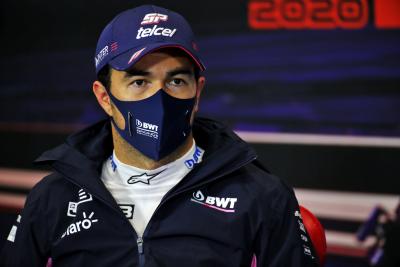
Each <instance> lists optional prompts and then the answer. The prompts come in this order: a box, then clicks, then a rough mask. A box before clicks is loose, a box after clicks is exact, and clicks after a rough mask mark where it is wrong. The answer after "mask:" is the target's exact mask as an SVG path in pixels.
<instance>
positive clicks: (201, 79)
mask: <svg viewBox="0 0 400 267" xmlns="http://www.w3.org/2000/svg"><path fill="white" fill-rule="evenodd" d="M205 83H206V78H205V77H204V76H200V77H199V79H198V80H197V89H196V103H195V105H194V112H195V113H196V112H197V111H198V110H199V102H200V95H201V92H202V91H203V88H204V85H205Z"/></svg>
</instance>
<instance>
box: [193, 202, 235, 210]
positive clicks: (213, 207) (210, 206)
mask: <svg viewBox="0 0 400 267" xmlns="http://www.w3.org/2000/svg"><path fill="white" fill-rule="evenodd" d="M190 200H191V201H193V202H196V203H199V204H201V205H203V206H206V207H209V208H212V209H216V210H220V211H223V212H230V213H232V212H235V210H226V209H222V208H218V207H215V206H212V205H209V204H206V203H203V202H200V201H197V200H195V199H190Z"/></svg>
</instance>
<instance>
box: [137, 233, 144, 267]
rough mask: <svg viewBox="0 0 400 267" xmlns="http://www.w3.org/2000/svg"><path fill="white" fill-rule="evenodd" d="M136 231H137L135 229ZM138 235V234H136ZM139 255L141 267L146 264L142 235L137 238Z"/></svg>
mask: <svg viewBox="0 0 400 267" xmlns="http://www.w3.org/2000/svg"><path fill="white" fill-rule="evenodd" d="M135 232H136V231H135ZM136 235H137V234H136ZM136 243H137V247H138V255H139V267H142V266H144V253H143V238H141V237H140V236H139V237H138V238H137V240H136Z"/></svg>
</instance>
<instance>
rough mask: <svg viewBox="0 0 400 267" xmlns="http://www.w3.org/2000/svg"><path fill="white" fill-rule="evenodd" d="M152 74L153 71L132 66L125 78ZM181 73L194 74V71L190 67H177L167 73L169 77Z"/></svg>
mask: <svg viewBox="0 0 400 267" xmlns="http://www.w3.org/2000/svg"><path fill="white" fill-rule="evenodd" d="M150 74H151V73H150V72H149V71H144V70H139V69H135V68H132V69H129V70H127V71H125V74H124V78H131V77H133V76H149V75H150ZM179 74H183V75H189V76H194V71H193V70H192V69H190V68H177V69H174V70H171V71H168V72H167V75H168V76H169V77H173V76H175V75H179Z"/></svg>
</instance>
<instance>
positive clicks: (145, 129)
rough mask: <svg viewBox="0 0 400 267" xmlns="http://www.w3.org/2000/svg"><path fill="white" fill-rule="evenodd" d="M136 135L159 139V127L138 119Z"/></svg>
mask: <svg viewBox="0 0 400 267" xmlns="http://www.w3.org/2000/svg"><path fill="white" fill-rule="evenodd" d="M136 133H137V134H140V135H144V136H148V137H152V138H155V139H158V125H155V124H151V123H147V122H142V121H140V120H138V119H136Z"/></svg>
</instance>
